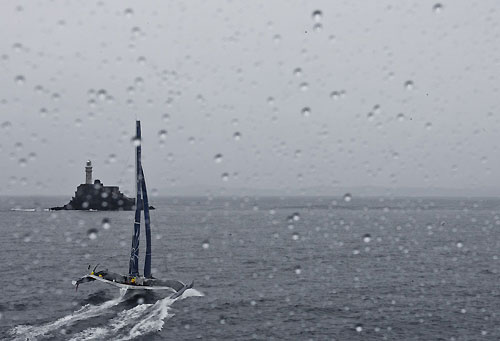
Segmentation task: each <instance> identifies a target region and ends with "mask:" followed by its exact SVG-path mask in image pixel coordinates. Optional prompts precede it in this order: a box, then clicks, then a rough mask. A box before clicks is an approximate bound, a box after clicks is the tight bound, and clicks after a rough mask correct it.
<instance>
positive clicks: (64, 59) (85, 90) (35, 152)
mask: <svg viewBox="0 0 500 341" xmlns="http://www.w3.org/2000/svg"><path fill="white" fill-rule="evenodd" d="M0 10H1V12H0V70H1V77H0V85H1V90H2V91H1V93H0V153H1V155H2V162H1V166H0V167H1V174H2V177H0V188H2V190H1V192H0V194H2V195H10V194H62V195H68V196H70V195H72V194H73V192H74V190H75V188H76V186H77V185H78V184H80V183H82V182H84V179H85V178H84V176H85V174H84V165H85V161H86V160H87V159H91V160H92V161H93V164H94V176H95V177H97V178H100V179H101V180H102V181H103V182H104V184H107V185H117V184H118V185H120V186H121V187H122V189H124V190H126V191H129V192H130V191H132V189H133V182H132V179H133V172H132V170H133V162H134V156H133V155H134V154H133V145H132V143H131V142H130V139H131V137H132V135H133V134H134V125H135V119H136V118H138V119H140V120H141V121H142V125H143V135H144V140H143V156H144V170H145V173H146V178H147V181H148V185H149V187H150V188H152V189H153V190H154V193H155V194H159V195H169V194H173V193H182V192H184V191H191V190H192V189H193V188H194V189H196V188H198V189H200V190H201V189H203V190H204V189H206V188H214V189H217V191H216V193H220V191H219V190H220V189H224V188H226V189H231V188H233V189H234V188H252V189H277V190H279V191H282V192H283V193H295V192H297V191H300V190H301V189H309V190H307V191H309V192H311V193H310V194H313V193H314V192H315V191H316V190H317V191H318V192H321V191H325V189H330V188H336V187H342V188H351V187H352V188H358V187H364V186H381V187H392V188H398V187H420V188H433V187H445V188H455V189H457V188H488V187H495V188H499V187H500V177H498V176H497V170H498V169H499V168H500V160H499V159H500V158H498V157H497V156H498V154H499V150H498V147H497V143H496V142H497V140H498V137H499V127H500V122H499V114H500V113H499V104H498V103H499V99H498V98H499V94H498V84H499V81H498V70H499V67H500V66H499V63H500V54H499V52H500V51H499V47H500V44H499V37H500V36H499V34H500V28H499V22H500V13H499V10H500V4H499V3H498V1H493V0H492V1H477V2H475V3H472V2H470V1H465V0H464V1H446V2H442V6H437V5H436V2H433V1H343V2H340V1H155V2H148V1H108V2H104V1H102V2H101V1H99V2H95V1H93V2H87V1H85V2H78V1H19V2H18V1H3V2H1V3H0ZM316 10H319V11H321V15H319V16H314V15H313V12H314V11H316ZM315 25H316V26H317V27H315ZM332 92H336V93H335V94H334V95H333V96H332ZM336 94H338V95H336ZM303 108H310V111H309V112H308V113H307V110H306V115H304V114H303ZM307 114H308V115H307ZM162 130H166V131H167V134H166V136H164V138H163V139H162V137H161V133H160V131H162ZM237 133H239V134H240V136H241V138H240V139H239V140H238V139H236V138H235V134H237ZM217 154H222V161H221V162H220V163H217V162H215V160H214V159H215V155H217ZM224 173H227V174H228V179H227V181H224V180H223V176H222V174H224ZM310 188H313V189H314V190H310ZM320 189H321V190H320ZM307 191H306V192H307Z"/></svg>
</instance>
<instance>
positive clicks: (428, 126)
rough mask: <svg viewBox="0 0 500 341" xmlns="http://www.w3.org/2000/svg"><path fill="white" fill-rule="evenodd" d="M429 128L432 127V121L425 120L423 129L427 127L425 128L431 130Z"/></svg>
mask: <svg viewBox="0 0 500 341" xmlns="http://www.w3.org/2000/svg"><path fill="white" fill-rule="evenodd" d="M431 128H432V123H431V122H427V123H426V124H425V129H427V130H431Z"/></svg>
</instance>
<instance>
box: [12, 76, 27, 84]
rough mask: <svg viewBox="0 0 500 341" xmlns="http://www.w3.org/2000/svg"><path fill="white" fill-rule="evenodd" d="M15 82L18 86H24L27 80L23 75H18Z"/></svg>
mask: <svg viewBox="0 0 500 341" xmlns="http://www.w3.org/2000/svg"><path fill="white" fill-rule="evenodd" d="M15 81H16V84H17V85H23V84H24V82H25V81H26V79H25V78H24V76H23V75H17V76H16V78H15Z"/></svg>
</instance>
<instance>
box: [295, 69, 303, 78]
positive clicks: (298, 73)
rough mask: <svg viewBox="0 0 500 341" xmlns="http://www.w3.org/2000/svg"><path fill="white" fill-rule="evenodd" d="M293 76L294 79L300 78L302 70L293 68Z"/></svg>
mask: <svg viewBox="0 0 500 341" xmlns="http://www.w3.org/2000/svg"><path fill="white" fill-rule="evenodd" d="M293 74H294V75H295V76H296V77H300V76H302V69H301V68H300V67H298V68H295V70H293Z"/></svg>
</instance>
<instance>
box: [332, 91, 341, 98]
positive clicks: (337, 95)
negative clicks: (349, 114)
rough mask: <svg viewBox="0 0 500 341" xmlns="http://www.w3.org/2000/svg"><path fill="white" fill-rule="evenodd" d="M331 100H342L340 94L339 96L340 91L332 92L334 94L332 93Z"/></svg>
mask: <svg viewBox="0 0 500 341" xmlns="http://www.w3.org/2000/svg"><path fill="white" fill-rule="evenodd" d="M330 98H331V99H334V100H338V99H339V98H340V94H339V92H338V91H332V92H331V93H330Z"/></svg>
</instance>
